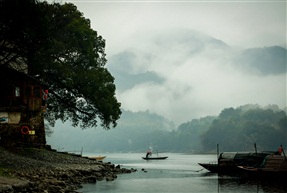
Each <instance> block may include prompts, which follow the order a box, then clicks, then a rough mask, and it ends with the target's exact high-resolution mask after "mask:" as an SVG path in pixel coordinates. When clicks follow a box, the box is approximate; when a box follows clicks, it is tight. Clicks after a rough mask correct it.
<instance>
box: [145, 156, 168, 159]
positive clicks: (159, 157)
mask: <svg viewBox="0 0 287 193" xmlns="http://www.w3.org/2000/svg"><path fill="white" fill-rule="evenodd" d="M142 158H143V159H144V160H163V159H166V158H168V156H164V157H161V156H158V157H142Z"/></svg>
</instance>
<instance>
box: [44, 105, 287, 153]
mask: <svg viewBox="0 0 287 193" xmlns="http://www.w3.org/2000/svg"><path fill="white" fill-rule="evenodd" d="M286 125H287V116H286V111H283V110H281V109H279V108H278V106H277V105H273V106H269V107H266V108H262V107H260V106H258V105H244V106H241V107H238V108H226V109H224V110H222V111H221V113H220V114H219V115H218V116H207V117H203V118H200V119H193V120H191V121H190V122H186V123H183V124H181V125H180V126H179V127H178V128H175V127H174V124H173V123H172V122H170V121H168V120H167V119H165V118H163V117H161V116H159V115H157V114H152V113H150V112H149V111H146V112H136V113H134V112H130V111H123V115H122V117H121V119H120V121H119V124H118V127H117V128H115V129H112V130H109V131H104V130H102V129H96V130H94V129H87V130H84V131H82V130H80V129H74V128H71V127H70V128H66V125H63V127H65V128H62V129H60V128H55V133H54V134H53V135H52V136H51V138H50V139H48V141H50V143H51V145H52V146H53V145H54V146H57V147H65V148H66V149H67V147H68V148H69V149H80V148H81V147H84V149H85V151H89V152H145V151H146V149H147V148H148V147H149V146H152V147H153V148H154V149H158V150H159V152H184V153H204V152H205V153H211V152H214V153H215V152H216V145H217V144H219V147H220V151H254V143H256V144H257V149H258V151H264V150H268V151H270V150H271V151H276V150H277V148H278V146H279V145H281V144H282V145H283V147H285V148H287V126H286ZM61 127H62V126H61ZM58 129H59V130H62V132H57V130H58ZM63 129H64V130H63ZM68 130H69V131H68ZM65 131H67V132H65ZM75 140H76V141H77V143H76V144H75V143H74V141H75ZM75 145H78V146H77V147H76V146H75Z"/></svg>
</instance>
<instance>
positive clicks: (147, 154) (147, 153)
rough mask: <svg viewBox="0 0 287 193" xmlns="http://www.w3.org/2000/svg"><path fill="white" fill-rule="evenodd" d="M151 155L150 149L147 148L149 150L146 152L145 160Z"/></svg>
mask: <svg viewBox="0 0 287 193" xmlns="http://www.w3.org/2000/svg"><path fill="white" fill-rule="evenodd" d="M151 155H152V148H151V147H149V150H148V151H147V152H146V156H145V157H146V158H148V156H151Z"/></svg>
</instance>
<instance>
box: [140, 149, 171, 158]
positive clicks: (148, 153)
mask: <svg viewBox="0 0 287 193" xmlns="http://www.w3.org/2000/svg"><path fill="white" fill-rule="evenodd" d="M152 155H153V153H152V148H151V147H150V148H149V150H148V151H147V153H146V156H145V157H142V158H143V159H144V160H163V159H166V158H168V156H159V155H158V150H156V156H152Z"/></svg>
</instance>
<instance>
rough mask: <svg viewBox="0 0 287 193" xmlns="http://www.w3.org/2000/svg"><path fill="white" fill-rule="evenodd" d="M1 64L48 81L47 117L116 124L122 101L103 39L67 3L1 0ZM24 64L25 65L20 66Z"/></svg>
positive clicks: (85, 124) (76, 122)
mask: <svg viewBox="0 0 287 193" xmlns="http://www.w3.org/2000/svg"><path fill="white" fill-rule="evenodd" d="M0 13H1V14H0V18H1V20H0V24H1V26H0V39H1V42H0V55H1V57H0V65H3V66H8V67H15V66H16V67H17V69H18V70H24V71H28V73H29V74H30V75H31V76H34V75H37V76H39V77H40V78H41V81H43V82H44V83H46V84H47V85H49V87H50V88H49V91H50V93H49V106H48V111H47V115H46V119H47V120H48V121H49V122H50V123H52V124H53V123H55V121H56V120H58V119H60V120H62V121H67V120H70V121H71V122H72V123H73V125H74V126H76V125H80V126H81V127H82V128H85V127H94V126H97V121H98V120H101V126H103V127H104V128H106V129H109V128H110V125H112V126H113V127H115V126H116V124H117V123H116V121H117V120H118V119H119V118H120V114H121V110H120V103H119V102H118V101H117V99H116V98H115V89H116V88H115V85H114V77H113V76H112V75H111V74H110V73H109V71H108V70H107V69H106V68H105V67H104V66H105V64H106V58H105V40H104V39H103V38H102V37H101V36H99V35H98V34H97V32H96V31H94V30H93V29H91V27H90V21H89V20H88V19H86V18H84V17H83V14H82V13H81V12H79V11H78V10H77V7H76V6H75V5H73V4H70V3H65V4H58V3H53V4H48V3H47V2H41V1H36V0H13V1H10V0H1V1H0ZM23 64H26V65H23Z"/></svg>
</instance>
